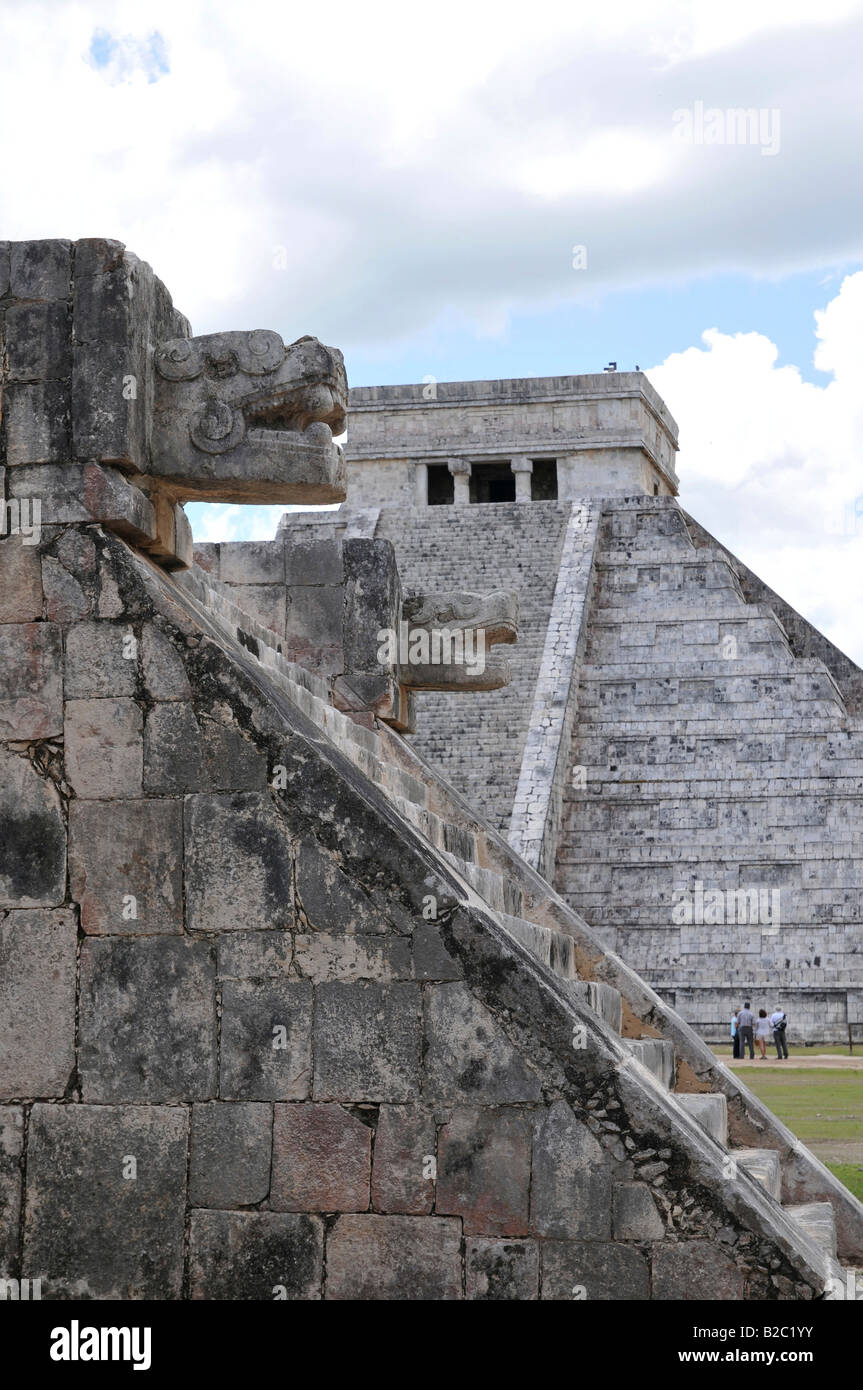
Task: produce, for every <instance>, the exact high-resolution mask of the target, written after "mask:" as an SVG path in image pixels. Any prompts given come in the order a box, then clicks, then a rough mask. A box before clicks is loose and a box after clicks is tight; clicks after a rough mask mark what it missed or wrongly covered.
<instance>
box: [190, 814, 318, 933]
mask: <svg viewBox="0 0 863 1390" xmlns="http://www.w3.org/2000/svg"><path fill="white" fill-rule="evenodd" d="M185 845H186V867H185V874H186V925H187V927H189V928H191V929H193V930H196V931H207V932H214V931H242V930H249V929H254V928H262V929H267V928H275V927H289V926H291V925H292V916H293V909H292V900H293V890H292V861H291V845H290V839H289V835H288V828H287V826H286V825H285V822H284V820H283V819H282V818H281V817H280V816H279V813H278V812H277V810H276V809H275V806H274V804H273V801H272V799H271V798H270V797H269V796H267V795H266V794H265V793H257V792H237V793H235V794H233V795H231V794H226V795H209V794H201V795H197V796H189V797H187V798H186V809H185Z"/></svg>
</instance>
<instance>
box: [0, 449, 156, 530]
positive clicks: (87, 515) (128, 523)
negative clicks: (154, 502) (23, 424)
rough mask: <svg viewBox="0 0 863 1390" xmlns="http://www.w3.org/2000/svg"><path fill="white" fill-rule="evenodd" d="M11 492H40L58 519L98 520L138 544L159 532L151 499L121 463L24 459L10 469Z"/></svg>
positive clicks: (45, 511)
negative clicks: (120, 468)
mask: <svg viewBox="0 0 863 1390" xmlns="http://www.w3.org/2000/svg"><path fill="white" fill-rule="evenodd" d="M8 491H9V496H10V497H17V498H19V499H20V498H28V499H36V498H38V499H39V501H40V502H41V505H42V515H43V517H45V519H46V520H47V519H48V518H50V521H51V524H52V525H62V524H66V525H69V524H73V523H75V522H87V521H98V522H101V523H102V524H103V525H104V526H106V527H108V529H109V530H111V531H116V533H117V535H118V536H124V537H125V538H126V539H127V540H128V541H130V542H131V543H132V544H134V545H146V544H147V543H148V542H150V541H152V540H153V539H154V538H155V535H156V518H155V513H154V511H153V508H152V506H151V504H150V502H149V500H148V499H147V498H146V497H145V496H144V494H143V492H141V490H140V489H139V488H137V487H133V486H131V485H130V484H129V483H128V482H126V479H125V478H124V477H123V476H122V474H121V473H119V472H118V471H117V469H116V468H109V467H104V468H103V467H102V465H101V464H98V463H26V464H25V463H21V464H19V465H18V467H17V468H14V469H11V470H10V478H9V484H8Z"/></svg>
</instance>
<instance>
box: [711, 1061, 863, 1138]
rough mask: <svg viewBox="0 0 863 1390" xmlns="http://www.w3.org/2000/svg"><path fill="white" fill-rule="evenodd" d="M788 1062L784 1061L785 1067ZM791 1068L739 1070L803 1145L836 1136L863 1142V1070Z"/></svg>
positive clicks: (744, 1080) (745, 1080)
mask: <svg viewBox="0 0 863 1390" xmlns="http://www.w3.org/2000/svg"><path fill="white" fill-rule="evenodd" d="M785 1065H786V1064H785V1063H783V1066H785ZM787 1065H788V1070H787V1071H783V1072H782V1073H781V1074H780V1073H779V1072H775V1071H774V1072H768V1073H767V1074H766V1075H765V1074H763V1073H760V1072H756V1071H747V1072H745V1073H739V1076H740V1080H741V1081H743V1083H744V1084H745V1085H746V1086H748V1087H749V1089H750V1090H752V1091H754V1092H755V1094H756V1095H757V1096H758V1097H759V1099H760V1100H763V1101H764V1104H765V1105H768V1106H769V1107H770V1109H771V1110H772V1111H773V1113H774V1115H778V1116H779V1119H780V1120H782V1121H783V1122H784V1123H785V1124H786V1125H787V1126H788V1128H789V1129H793V1131H794V1133H795V1134H796V1135H797V1136H798V1138H800V1139H802V1140H803V1142H804V1144H810V1143H826V1142H829V1141H831V1140H836V1139H847V1140H851V1141H855V1140H856V1141H857V1142H858V1143H861V1142H863V1071H840V1072H836V1071H828V1070H827V1069H826V1068H821V1067H813V1068H812V1070H811V1071H802V1070H801V1071H795V1070H794V1067H793V1066H792V1065H791V1064H790V1063H789V1064H787Z"/></svg>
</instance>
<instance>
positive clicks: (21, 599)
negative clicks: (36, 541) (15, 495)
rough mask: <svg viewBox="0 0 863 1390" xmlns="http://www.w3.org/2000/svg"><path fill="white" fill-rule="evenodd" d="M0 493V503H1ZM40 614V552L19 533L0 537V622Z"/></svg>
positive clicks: (19, 620)
mask: <svg viewBox="0 0 863 1390" xmlns="http://www.w3.org/2000/svg"><path fill="white" fill-rule="evenodd" d="M2 496H3V494H2V492H0V502H2ZM41 617H42V568H41V561H40V557H39V551H38V549H37V548H36V546H34V545H25V544H24V543H23V540H22V538H21V537H20V536H6V537H5V538H4V539H2V540H0V623H31V622H38V621H39V620H40V619H41Z"/></svg>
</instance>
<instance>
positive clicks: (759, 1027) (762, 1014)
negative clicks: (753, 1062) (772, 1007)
mask: <svg viewBox="0 0 863 1390" xmlns="http://www.w3.org/2000/svg"><path fill="white" fill-rule="evenodd" d="M772 1032H773V1024H772V1023H771V1022H770V1019H769V1018H768V1017H767V1010H766V1009H759V1010H758V1018H757V1020H756V1023H755V1041H756V1042H757V1043H758V1046H759V1048H760V1049H761V1056H760V1057H759V1059H758V1060H759V1062H766V1061H767V1043H768V1041H769V1039H770V1034H771V1033H772Z"/></svg>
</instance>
